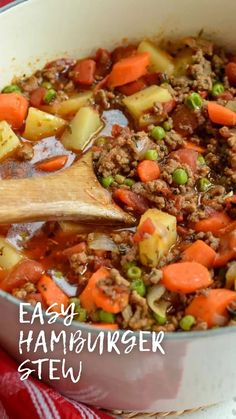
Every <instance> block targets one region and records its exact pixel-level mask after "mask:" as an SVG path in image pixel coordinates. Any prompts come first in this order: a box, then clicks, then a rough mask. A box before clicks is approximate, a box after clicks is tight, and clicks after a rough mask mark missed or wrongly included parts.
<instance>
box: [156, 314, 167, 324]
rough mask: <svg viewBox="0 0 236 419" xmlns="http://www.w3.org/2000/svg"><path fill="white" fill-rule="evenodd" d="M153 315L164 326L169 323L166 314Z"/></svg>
mask: <svg viewBox="0 0 236 419" xmlns="http://www.w3.org/2000/svg"><path fill="white" fill-rule="evenodd" d="M153 317H154V319H155V320H156V322H157V323H158V324H159V325H160V326H164V324H166V323H167V317H166V316H165V315H160V314H157V313H153Z"/></svg>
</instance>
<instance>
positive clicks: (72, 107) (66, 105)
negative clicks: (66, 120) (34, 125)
mask: <svg viewBox="0 0 236 419" xmlns="http://www.w3.org/2000/svg"><path fill="white" fill-rule="evenodd" d="M92 96H93V93H92V92H91V91H87V92H81V93H78V94H77V95H74V96H71V97H70V98H69V99H67V100H63V101H62V102H60V103H55V104H52V105H48V106H46V105H45V106H42V107H41V108H42V110H43V111H45V112H49V113H52V114H55V115H59V116H61V117H67V116H68V115H74V114H75V113H76V112H77V111H78V110H79V109H80V108H82V106H86V105H88V104H89V100H90V99H91V98H92Z"/></svg>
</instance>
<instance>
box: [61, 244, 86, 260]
mask: <svg viewBox="0 0 236 419" xmlns="http://www.w3.org/2000/svg"><path fill="white" fill-rule="evenodd" d="M85 250H86V243H85V242H80V243H78V244H76V245H75V246H72V247H68V248H67V249H65V250H63V251H62V254H63V255H64V256H67V257H71V256H72V255H74V254H75V253H80V252H84V251H85Z"/></svg>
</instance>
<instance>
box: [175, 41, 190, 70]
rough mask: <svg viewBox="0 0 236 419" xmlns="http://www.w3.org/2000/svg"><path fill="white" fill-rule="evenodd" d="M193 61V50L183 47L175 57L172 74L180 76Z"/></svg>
mask: <svg viewBox="0 0 236 419" xmlns="http://www.w3.org/2000/svg"><path fill="white" fill-rule="evenodd" d="M192 62H193V51H192V50H191V49H190V48H184V49H182V51H180V52H179V53H178V54H177V56H176V57H175V61H174V64H175V69H174V75H175V76H176V77H181V76H185V75H186V71H187V68H188V66H189V65H190V64H192Z"/></svg>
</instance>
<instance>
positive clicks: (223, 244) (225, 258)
mask: <svg viewBox="0 0 236 419" xmlns="http://www.w3.org/2000/svg"><path fill="white" fill-rule="evenodd" d="M234 258H236V229H233V230H232V231H229V232H227V233H225V234H224V235H222V236H221V237H220V245H219V250H218V253H217V255H216V258H215V260H214V267H215V268H220V267H222V266H225V265H226V264H227V263H228V262H229V261H230V260H232V259H234Z"/></svg>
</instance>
